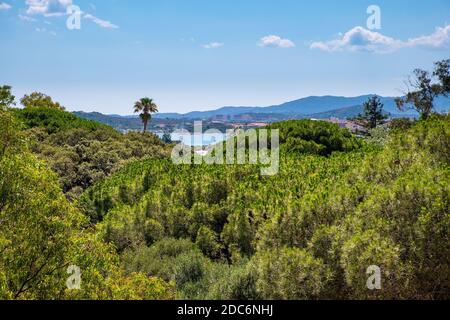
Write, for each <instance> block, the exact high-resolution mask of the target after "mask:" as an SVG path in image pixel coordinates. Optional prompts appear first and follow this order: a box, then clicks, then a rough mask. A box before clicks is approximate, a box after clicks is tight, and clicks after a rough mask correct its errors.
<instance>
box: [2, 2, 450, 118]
mask: <svg viewBox="0 0 450 320" xmlns="http://www.w3.org/2000/svg"><path fill="white" fill-rule="evenodd" d="M71 4H74V5H77V6H79V7H80V8H81V10H82V12H83V13H82V16H81V29H80V30H69V29H68V28H67V27H66V22H67V19H68V16H67V14H66V10H67V7H68V6H69V5H71ZM372 4H376V5H378V6H379V7H380V9H381V29H376V30H369V29H368V27H367V23H366V21H367V18H368V17H369V14H367V8H368V7H369V6H370V5H372ZM449 23H450V2H449V1H446V0H431V1H427V2H422V3H419V2H411V1H406V0H398V1H395V2H394V1H388V0H379V1H372V0H371V1H366V0H355V1H347V2H345V3H336V1H332V0H321V1H316V2H315V3H302V2H300V1H297V0H284V1H276V2H275V1H259V0H248V1H245V2H244V1H243V2H242V3H241V2H239V3H237V2H231V1H220V2H219V1H214V2H212V1H206V0H200V1H186V0H169V1H168V0H155V1H151V2H150V1H139V2H138V1H136V2H133V3H130V2H129V1H127V0H114V1H108V2H105V1H99V0H44V1H36V0H0V37H1V38H2V42H3V44H4V46H3V48H4V49H3V50H2V51H1V53H0V70H1V73H0V84H9V85H11V86H13V92H14V94H15V95H16V97H17V98H20V97H22V96H23V95H24V94H26V93H30V92H33V91H41V92H44V93H46V94H49V95H50V96H52V97H53V98H54V100H56V101H59V102H61V104H63V105H64V106H66V107H67V108H68V110H70V111H79V110H82V111H87V112H89V111H98V112H101V113H105V114H120V115H129V114H131V113H132V106H133V103H134V102H135V101H136V100H137V99H139V98H141V97H143V96H149V97H152V98H154V99H155V101H156V102H157V103H158V105H159V106H160V112H164V113H166V112H177V113H187V112H189V111H204V110H211V109H216V108H219V107H223V106H271V105H278V104H281V103H284V102H288V101H292V100H296V99H300V98H302V97H307V96H324V95H335V96H347V97H354V96H360V95H365V94H378V95H381V96H398V95H400V94H401V90H402V89H404V84H403V81H404V80H405V78H406V77H407V76H408V75H409V74H410V72H411V70H413V69H414V68H417V67H420V68H424V69H431V67H432V63H433V62H434V61H438V60H441V59H444V58H448V52H449V49H450V24H449Z"/></svg>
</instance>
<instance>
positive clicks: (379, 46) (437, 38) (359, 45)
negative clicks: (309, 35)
mask: <svg viewBox="0 0 450 320" xmlns="http://www.w3.org/2000/svg"><path fill="white" fill-rule="evenodd" d="M408 47H410V48H411V47H424V48H437V49H439V48H447V47H450V25H447V26H446V27H443V28H436V30H435V32H434V33H432V34H431V35H428V36H422V37H418V38H412V39H409V40H407V41H402V40H398V39H394V38H391V37H388V36H385V35H383V34H381V33H378V32H374V31H370V30H367V29H365V28H363V27H359V26H358V27H354V28H353V29H351V30H349V31H347V32H346V33H345V34H343V35H340V36H339V38H337V39H335V40H331V41H325V42H313V43H312V44H311V45H310V48H311V49H319V50H323V51H328V52H335V51H368V52H377V53H387V52H392V51H396V50H399V49H401V48H408Z"/></svg>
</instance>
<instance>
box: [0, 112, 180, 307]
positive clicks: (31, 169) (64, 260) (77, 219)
mask: <svg viewBox="0 0 450 320" xmlns="http://www.w3.org/2000/svg"><path fill="white" fill-rule="evenodd" d="M19 127H20V123H19V122H17V120H16V119H15V118H14V117H13V116H12V114H11V113H10V112H7V111H3V110H0V252H1V255H0V299H172V298H174V297H175V291H174V288H173V284H171V283H168V282H165V281H163V280H161V279H159V278H155V277H148V276H147V275H145V274H142V273H130V274H125V272H124V271H123V269H122V268H121V265H120V263H119V257H118V256H117V254H116V253H115V250H113V248H112V247H111V246H110V245H108V244H106V243H104V242H102V241H101V240H99V239H98V238H97V237H96V235H95V233H96V232H95V229H93V228H87V227H86V226H87V225H88V224H87V222H88V221H87V220H86V217H85V216H84V215H83V214H82V213H81V212H80V211H79V210H78V209H76V208H75V207H74V206H73V205H72V204H71V203H69V202H68V201H67V200H66V198H65V197H64V194H63V193H62V191H61V188H60V187H59V185H58V180H57V176H56V175H55V174H54V173H53V172H51V171H50V170H49V169H48V168H47V166H46V165H45V164H44V163H43V162H41V161H39V160H38V159H37V158H36V157H35V156H34V155H33V154H32V153H31V152H30V151H29V149H28V148H27V144H26V139H25V136H24V133H23V132H20V131H19V130H18V128H19ZM69 265H77V266H79V267H80V268H81V269H82V270H83V271H82V272H83V277H82V283H83V289H82V290H78V291H75V290H68V289H67V286H66V279H67V278H68V274H67V273H66V271H67V267H68V266H69Z"/></svg>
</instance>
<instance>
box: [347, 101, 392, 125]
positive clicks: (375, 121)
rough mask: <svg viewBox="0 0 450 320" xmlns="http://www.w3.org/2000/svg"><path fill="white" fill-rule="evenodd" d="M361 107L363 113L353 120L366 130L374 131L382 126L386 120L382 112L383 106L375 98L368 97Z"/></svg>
mask: <svg viewBox="0 0 450 320" xmlns="http://www.w3.org/2000/svg"><path fill="white" fill-rule="evenodd" d="M363 106H364V112H363V113H362V114H360V115H359V116H358V117H357V118H356V119H355V120H356V121H357V123H358V124H360V125H361V126H363V127H364V128H366V129H367V130H371V129H375V128H376V127H377V126H378V125H380V124H383V123H384V120H386V119H387V118H388V116H387V115H386V114H385V113H384V111H383V107H384V105H383V103H381V101H380V98H379V97H377V96H372V97H370V98H369V99H368V100H367V101H366V102H365V103H364V105H363Z"/></svg>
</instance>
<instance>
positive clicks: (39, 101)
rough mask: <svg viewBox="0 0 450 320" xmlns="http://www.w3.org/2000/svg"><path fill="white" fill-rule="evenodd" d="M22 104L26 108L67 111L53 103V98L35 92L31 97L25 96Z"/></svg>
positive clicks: (21, 100)
mask: <svg viewBox="0 0 450 320" xmlns="http://www.w3.org/2000/svg"><path fill="white" fill-rule="evenodd" d="M20 103H21V104H22V105H23V106H24V107H25V108H48V109H56V110H65V108H64V107H63V106H61V105H60V104H59V103H58V102H53V100H52V98H51V97H50V96H48V95H46V94H43V93H41V92H33V93H31V94H30V95H25V96H24V97H23V98H22V99H20Z"/></svg>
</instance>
